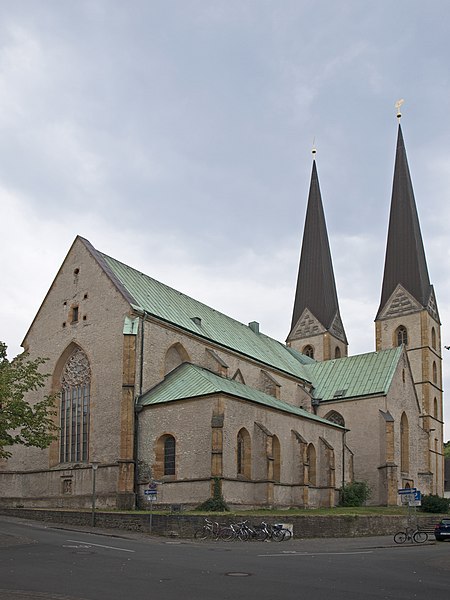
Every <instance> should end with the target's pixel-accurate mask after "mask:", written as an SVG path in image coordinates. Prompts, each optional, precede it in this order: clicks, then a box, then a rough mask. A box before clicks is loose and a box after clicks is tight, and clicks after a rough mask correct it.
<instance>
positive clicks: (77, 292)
mask: <svg viewBox="0 0 450 600" xmlns="http://www.w3.org/2000/svg"><path fill="white" fill-rule="evenodd" d="M287 329H288V327H287ZM375 340H376V346H375V351H374V352H369V353H367V354H362V355H356V356H349V355H348V342H347V337H346V334H345V329H344V324H343V322H342V319H341V315H340V310H339V303H338V296H337V291H336V285H335V279H334V272H333V265H332V259H331V251H330V245H329V240H328V234H327V228H326V221H325V216H324V209H323V203H322V197H321V192H320V187H319V179H318V173H317V166H316V163H315V161H313V166H312V175H311V182H310V189H309V197H308V205H307V211H306V220H305V226H304V232H303V243H302V249H301V257H300V265H299V271H298V279H297V287H296V291H295V297H294V308H293V315H292V321H291V325H290V331H289V332H288V335H287V340H286V343H281V342H279V341H277V340H274V339H272V338H270V337H268V336H266V335H264V333H263V332H262V331H260V327H259V324H258V323H257V322H251V323H248V324H243V323H240V322H238V321H236V320H234V319H231V318H230V317H228V316H226V315H224V314H222V313H220V312H217V311H216V310H214V309H213V308H210V307H208V306H206V305H205V304H203V303H201V302H199V301H197V300H194V299H193V298H190V297H188V296H186V295H184V294H183V293H181V292H179V291H177V290H175V289H172V288H170V287H168V286H166V285H164V284H163V283H160V282H158V281H156V280H155V279H153V278H151V277H150V276H148V275H145V274H143V273H141V272H139V271H137V270H135V269H133V268H132V267H130V266H127V265H125V264H123V263H122V262H120V261H119V260H116V259H115V258H112V257H110V256H108V255H106V254H104V253H102V252H101V251H100V250H98V249H96V248H95V247H94V246H93V245H92V244H91V243H90V242H89V241H87V240H86V239H84V238H82V237H79V236H78V237H77V238H76V239H75V241H74V242H73V244H72V247H71V248H70V250H69V252H68V254H67V256H66V258H65V260H64V262H63V264H62V266H61V268H60V269H59V271H58V273H57V274H56V277H55V279H54V281H53V283H52V285H51V287H50V289H49V291H48V293H47V295H46V297H45V298H44V300H43V302H42V305H41V307H40V309H39V311H38V313H37V315H36V317H35V319H34V321H33V322H32V324H31V326H30V328H29V330H28V332H27V334H26V336H25V339H24V341H23V344H22V345H23V347H24V349H25V350H26V351H27V352H29V354H30V357H31V358H34V357H36V356H43V357H48V359H49V360H48V362H47V364H46V367H47V369H48V370H49V371H50V372H51V377H50V378H49V381H48V389H47V390H45V393H48V392H52V393H55V394H56V395H57V398H58V401H57V415H56V416H55V419H56V420H57V424H58V426H59V434H58V439H57V440H55V441H54V442H53V443H52V444H51V446H50V447H49V448H48V449H46V450H37V449H34V448H23V447H14V448H13V449H12V456H11V458H9V459H8V460H3V461H0V505H1V506H17V505H20V506H25V507H28V506H34V507H47V506H50V507H72V508H76V507H89V506H90V503H91V492H92V483H93V476H94V474H95V477H96V493H97V506H99V507H111V508H133V507H135V506H143V505H145V496H144V491H145V490H147V489H149V485H150V486H151V488H152V489H156V490H157V499H156V501H155V506H167V505H171V504H175V503H176V504H182V505H183V506H185V507H194V506H196V505H198V504H200V503H201V502H203V501H204V500H206V499H208V498H209V497H210V496H211V493H212V489H213V487H214V483H215V482H216V481H218V480H219V481H220V484H221V491H222V494H223V497H224V499H225V501H226V502H227V503H228V504H229V505H230V506H233V507H306V508H314V507H320V506H335V505H336V504H337V503H338V502H339V489H340V488H341V487H342V486H343V485H344V484H345V483H349V482H352V481H355V480H356V481H362V480H363V481H367V482H368V484H369V485H370V488H371V491H372V494H371V498H370V500H369V503H371V504H375V505H396V504H398V503H399V502H400V499H399V496H398V488H404V487H416V488H418V489H420V490H421V491H422V493H424V494H429V493H435V494H439V495H443V484H444V461H443V444H442V442H443V440H442V435H443V417H442V372H441V362H442V359H441V336H440V320H439V314H438V310H437V303H436V298H435V295H434V290H433V286H432V285H431V284H430V280H429V275H428V269H427V263H426V259H425V252H424V247H423V242H422V237H421V232H420V225H419V219H418V215H417V209H416V203H415V199H414V193H413V188H412V183H411V177H410V173H409V168H408V163H407V158H406V151H405V146H404V142H403V136H402V131H401V127H400V126H399V130H398V141H397V152H396V159H395V167H394V181H393V189H392V199H391V213H390V221H389V229H388V236H387V247H386V257H385V268H384V277H383V282H382V285H381V302H380V307H379V309H378V313H377V315H376V317H375ZM42 393H44V392H42V390H39V391H36V392H31V393H30V394H29V400H30V402H34V401H37V400H38V399H39V397H40V394H42Z"/></svg>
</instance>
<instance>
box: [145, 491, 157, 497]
mask: <svg viewBox="0 0 450 600" xmlns="http://www.w3.org/2000/svg"><path fill="white" fill-rule="evenodd" d="M157 493H158V492H157V491H156V490H144V494H145V495H146V496H156V495H157Z"/></svg>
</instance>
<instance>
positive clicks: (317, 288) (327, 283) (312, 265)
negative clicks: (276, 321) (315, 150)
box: [286, 161, 348, 361]
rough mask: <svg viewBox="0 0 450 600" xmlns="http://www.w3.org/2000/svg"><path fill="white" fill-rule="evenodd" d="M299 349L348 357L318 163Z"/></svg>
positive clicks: (295, 336) (297, 327) (298, 307)
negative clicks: (318, 174)
mask: <svg viewBox="0 0 450 600" xmlns="http://www.w3.org/2000/svg"><path fill="white" fill-rule="evenodd" d="M286 343H287V344H288V346H291V347H292V348H294V349H295V350H298V351H299V352H302V353H303V354H306V355H307V356H310V357H311V358H314V359H315V360H319V361H323V360H330V359H332V358H340V357H342V356H347V352H348V343H347V337H346V335H345V331H344V327H343V325H342V320H341V316H340V313H339V305H338V299H337V293H336V284H335V281H334V273H333V264H332V261H331V252H330V245H329V242H328V234H327V227H326V223H325V215H324V212H323V205H322V197H321V194H320V187H319V178H318V176H317V168H316V162H315V161H313V166H312V173H311V183H310V188H309V197H308V206H307V210H306V219H305V228H304V233H303V243H302V251H301V255H300V266H299V270H298V278H297V289H296V292H295V301H294V310H293V315H292V324H291V331H290V333H289V335H288V338H287V340H286Z"/></svg>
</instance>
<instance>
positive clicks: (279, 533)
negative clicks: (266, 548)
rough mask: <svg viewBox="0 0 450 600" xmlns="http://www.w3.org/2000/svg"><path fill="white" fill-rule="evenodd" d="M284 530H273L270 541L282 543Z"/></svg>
mask: <svg viewBox="0 0 450 600" xmlns="http://www.w3.org/2000/svg"><path fill="white" fill-rule="evenodd" d="M285 531H286V530H285V529H274V530H273V532H272V539H273V541H274V542H282V541H283V540H284V532H285Z"/></svg>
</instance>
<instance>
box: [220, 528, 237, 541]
mask: <svg viewBox="0 0 450 600" xmlns="http://www.w3.org/2000/svg"><path fill="white" fill-rule="evenodd" d="M235 536H236V534H235V532H234V531H233V529H231V527H224V528H223V529H222V530H221V531H220V533H219V539H221V540H224V541H225V542H229V541H230V540H232V539H234V537H235Z"/></svg>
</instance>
